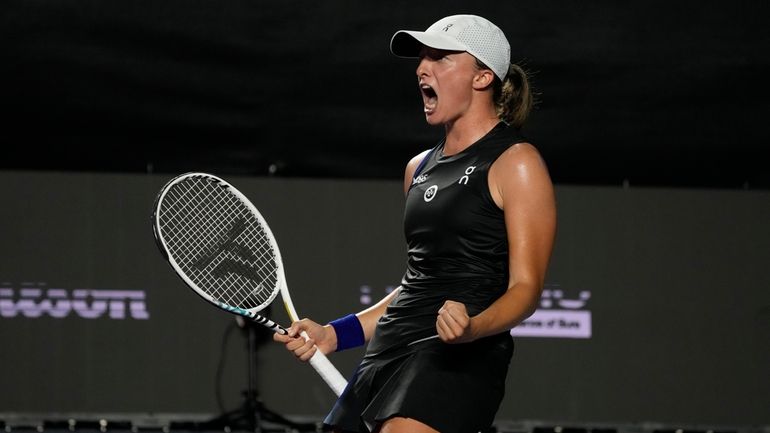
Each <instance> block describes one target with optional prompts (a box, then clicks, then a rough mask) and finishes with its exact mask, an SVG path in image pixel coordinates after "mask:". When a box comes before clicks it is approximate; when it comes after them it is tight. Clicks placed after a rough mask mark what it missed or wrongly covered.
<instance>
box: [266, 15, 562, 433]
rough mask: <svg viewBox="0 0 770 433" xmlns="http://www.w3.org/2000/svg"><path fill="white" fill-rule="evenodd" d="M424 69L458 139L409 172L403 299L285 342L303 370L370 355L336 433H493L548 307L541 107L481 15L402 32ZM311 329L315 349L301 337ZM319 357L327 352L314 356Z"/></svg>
mask: <svg viewBox="0 0 770 433" xmlns="http://www.w3.org/2000/svg"><path fill="white" fill-rule="evenodd" d="M390 48H391V51H392V52H393V53H394V54H395V55H396V56H400V57H415V58H418V59H419V63H418V65H417V70H416V73H417V84H418V85H419V88H420V90H421V92H422V100H423V112H424V115H425V119H426V121H427V122H428V123H429V124H431V125H442V126H443V127H444V130H445V132H446V135H445V137H444V139H443V140H441V141H440V142H439V143H438V145H436V146H435V147H434V148H432V149H429V150H426V151H424V152H422V153H420V154H419V155H417V156H415V157H414V158H413V159H412V160H411V161H410V162H409V163H408V164H407V167H406V173H405V177H404V190H405V193H406V208H405V216H404V232H405V235H406V240H407V243H408V260H407V266H406V272H405V274H404V276H403V279H402V283H401V286H400V287H399V288H398V289H396V290H395V291H393V292H392V293H390V294H389V295H388V296H386V297H385V298H384V299H382V300H381V301H380V302H378V303H377V304H376V305H374V306H372V307H370V308H369V309H367V310H364V311H361V312H359V313H357V314H351V315H349V316H346V317H343V318H341V319H337V320H334V321H332V322H331V323H330V324H328V325H326V326H322V325H320V324H318V323H315V322H313V321H311V320H308V319H303V320H301V321H299V322H295V323H293V324H292V325H291V327H290V329H289V336H281V335H279V334H275V340H276V341H279V342H282V343H284V344H285V345H286V348H287V349H288V350H290V351H291V352H293V353H294V354H295V355H296V356H297V357H298V358H299V359H301V360H307V359H309V358H310V357H311V356H312V355H313V353H314V352H315V350H317V349H316V347H317V348H318V349H319V350H321V351H322V352H324V353H330V352H333V351H340V350H345V349H347V348H350V347H355V346H359V345H363V344H365V343H366V342H368V346H367V350H366V355H365V356H364V358H363V360H362V361H361V364H360V365H359V367H358V368H357V370H356V372H355V374H354V376H353V377H352V379H351V380H350V383H349V385H348V387H347V388H346V389H345V392H343V394H342V395H341V396H340V398H339V400H338V401H337V403H336V404H335V406H334V407H333V408H332V410H331V412H330V413H329V415H328V416H327V417H326V419H325V420H324V424H325V426H326V428H328V429H330V430H333V431H336V432H370V431H371V432H379V433H423V432H436V431H438V432H443V433H447V432H448V433H453V432H454V433H472V432H478V431H479V430H481V429H483V428H486V427H489V426H490V425H492V423H493V421H494V417H495V413H496V412H497V410H498V408H499V406H500V402H501V401H502V398H503V395H504V391H505V390H504V387H505V377H506V374H507V371H508V365H509V363H510V360H511V356H512V354H513V341H512V339H511V335H510V333H509V330H510V329H511V328H513V327H515V326H516V325H518V324H519V323H521V322H522V321H523V320H524V319H526V318H527V317H528V316H530V315H531V314H532V313H533V312H534V311H535V308H536V306H537V304H538V300H539V298H540V294H541V291H542V287H543V282H544V278H545V274H546V268H547V266H548V261H549V259H550V255H551V249H552V246H553V242H554V235H555V230H556V207H555V200H554V192H553V186H552V183H551V180H550V178H549V175H548V171H547V168H546V165H545V164H544V162H543V160H542V159H541V157H540V154H539V153H538V151H537V150H536V149H535V147H534V146H533V145H531V144H529V143H528V142H527V141H526V140H525V139H524V138H523V137H522V136H521V135H520V132H519V130H520V128H521V127H522V125H523V124H524V121H525V120H526V118H527V115H528V113H529V111H530V108H531V106H532V94H531V92H530V87H529V84H528V81H527V76H526V74H525V72H524V71H523V70H522V69H521V68H520V67H518V66H516V65H513V64H511V62H510V45H509V43H508V40H507V39H506V37H505V35H504V34H503V32H502V31H501V30H500V29H499V28H498V27H497V26H495V25H494V24H492V23H491V22H489V21H488V20H486V19H484V18H482V17H479V16H474V15H455V16H450V17H446V18H443V19H441V20H439V21H438V22H436V23H435V24H433V25H431V26H430V27H428V29H427V30H425V31H405V30H401V31H398V32H396V33H395V35H394V36H393V38H392V40H391V42H390ZM302 330H305V331H307V333H308V334H309V335H310V337H311V338H310V340H309V341H307V342H305V341H304V340H303V339H301V338H292V337H296V336H297V335H298V334H299V332H300V331H302ZM314 345H315V347H314Z"/></svg>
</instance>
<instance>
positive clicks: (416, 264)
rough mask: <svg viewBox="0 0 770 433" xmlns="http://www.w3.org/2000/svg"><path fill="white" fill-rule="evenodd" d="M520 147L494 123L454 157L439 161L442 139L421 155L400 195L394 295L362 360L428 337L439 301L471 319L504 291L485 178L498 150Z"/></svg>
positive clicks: (502, 250)
mask: <svg viewBox="0 0 770 433" xmlns="http://www.w3.org/2000/svg"><path fill="white" fill-rule="evenodd" d="M522 141H524V139H523V137H522V136H521V135H519V133H518V131H517V130H516V129H515V128H513V127H509V126H508V125H506V124H505V123H503V122H501V123H499V124H498V125H497V126H495V128H493V129H492V130H491V131H490V132H489V133H487V135H485V136H484V137H482V138H481V139H480V140H479V141H477V142H476V143H474V144H472V145H471V146H469V147H468V148H466V149H465V150H463V151H462V152H460V153H458V154H456V155H451V156H443V149H444V141H442V142H440V143H439V144H438V145H437V146H436V147H435V148H434V149H433V150H432V151H431V152H430V154H429V155H428V156H427V157H426V160H425V161H424V162H423V165H422V169H421V170H419V173H416V174H415V177H414V178H413V181H412V186H411V187H410V189H409V191H408V193H407V197H406V208H405V213H404V233H405V235H406V241H407V245H408V260H407V268H406V273H405V274H404V277H403V279H402V281H401V286H402V289H401V292H400V293H399V295H398V296H397V297H396V299H394V300H393V301H392V302H391V304H390V305H389V306H388V308H387V310H386V312H385V314H384V315H383V316H382V317H381V318H380V320H379V322H378V323H377V328H376V330H375V333H374V336H373V338H372V340H371V341H370V343H369V347H368V349H367V355H366V356H367V357H377V356H378V355H380V354H382V353H385V352H389V351H391V350H396V349H398V348H404V347H406V345H407V344H408V343H410V342H413V341H416V340H419V339H421V338H426V337H430V336H432V335H435V334H436V316H437V314H438V310H439V308H441V306H442V305H443V304H444V302H445V301H447V300H452V301H457V302H461V303H463V304H465V306H466V307H467V309H468V314H469V315H470V316H474V315H476V314H479V313H480V312H481V311H483V310H484V309H486V308H487V307H489V306H490V305H491V304H492V303H493V302H494V301H495V300H496V299H497V298H498V297H500V296H501V295H502V294H503V293H504V292H505V290H506V289H507V286H508V240H507V235H506V230H505V220H504V216H503V211H502V210H501V209H500V208H498V207H497V205H496V204H495V203H494V200H493V199H492V196H491V194H490V192H489V184H488V180H487V177H488V176H487V175H488V173H489V167H490V166H491V165H492V163H493V162H495V160H497V158H498V157H499V156H500V155H501V154H502V153H503V152H504V151H505V150H506V149H508V148H509V147H511V146H512V145H513V144H516V143H519V142H522Z"/></svg>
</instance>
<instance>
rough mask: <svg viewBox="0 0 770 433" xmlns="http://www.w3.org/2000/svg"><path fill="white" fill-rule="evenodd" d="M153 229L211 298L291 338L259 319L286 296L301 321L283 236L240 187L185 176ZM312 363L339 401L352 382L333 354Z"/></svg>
mask: <svg viewBox="0 0 770 433" xmlns="http://www.w3.org/2000/svg"><path fill="white" fill-rule="evenodd" d="M152 225H153V232H154V234H155V240H156V243H157V244H158V248H160V251H161V252H162V253H163V256H164V257H165V258H166V260H167V261H168V263H169V264H170V265H171V267H172V268H173V269H174V271H176V273H177V275H179V276H180V277H181V278H182V280H183V281H184V282H185V283H186V284H187V285H188V286H189V287H190V288H191V289H193V291H195V293H197V294H198V295H200V296H201V297H202V298H203V299H205V300H207V301H208V302H210V303H212V304H214V305H215V306H217V307H219V308H221V309H223V310H225V311H227V312H230V313H233V314H237V315H240V316H243V317H247V318H249V319H251V320H253V321H255V322H257V323H260V324H262V325H264V326H266V327H268V328H270V329H272V330H273V331H275V332H278V333H281V334H284V335H286V334H287V333H288V332H287V331H286V329H285V328H283V327H282V326H280V325H279V324H277V323H275V322H273V321H272V320H270V319H268V318H266V317H263V316H260V315H259V314H257V313H258V312H260V311H261V310H263V309H264V308H266V307H267V306H268V305H270V303H271V302H272V301H273V300H274V299H275V297H276V296H277V295H278V293H279V292H280V293H281V297H282V298H283V302H284V306H285V307H286V311H287V312H288V314H289V317H290V318H291V320H292V321H296V320H299V318H298V316H297V311H296V310H295V308H294V304H293V303H292V301H291V296H290V295H289V289H288V287H287V285H286V277H285V275H284V270H283V262H282V260H281V253H280V252H279V250H278V244H277V243H276V241H275V237H274V236H273V233H272V231H271V230H270V227H268V225H267V222H266V221H265V219H264V218H263V217H262V214H260V213H259V211H258V210H257V208H256V207H254V205H253V204H252V203H251V202H250V201H249V199H248V198H246V196H244V195H243V194H241V192H240V191H238V190H237V189H236V188H235V187H234V186H232V185H230V184H229V183H227V182H225V181H224V180H222V179H220V178H218V177H216V176H212V175H210V174H206V173H187V174H182V175H180V176H177V177H175V178H174V179H172V180H170V181H169V182H168V183H167V184H166V185H165V186H164V187H163V188H162V189H161V191H160V193H159V194H158V197H157V199H156V201H155V207H154V212H153V216H152ZM302 337H303V338H305V339H307V338H308V336H307V333H305V332H303V333H302ZM310 364H311V365H312V366H313V368H315V370H316V371H317V372H318V373H319V374H320V375H321V377H322V378H323V379H324V381H326V383H327V384H328V385H329V386H330V387H331V388H332V390H333V391H334V392H335V393H336V394H337V395H338V396H339V395H340V394H341V393H342V391H343V390H344V389H345V386H347V381H346V380H345V378H343V377H342V375H341V374H340V373H339V371H337V369H336V368H334V366H333V365H332V363H331V362H329V360H328V359H327V358H326V356H324V354H323V353H321V351H320V350H317V351H316V353H315V355H313V357H312V358H310Z"/></svg>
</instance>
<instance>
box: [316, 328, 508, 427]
mask: <svg viewBox="0 0 770 433" xmlns="http://www.w3.org/2000/svg"><path fill="white" fill-rule="evenodd" d="M512 356H513V340H512V339H511V336H510V334H509V333H507V332H506V333H503V334H499V335H495V336H491V337H487V338H483V339H481V340H477V341H474V342H472V343H467V344H446V343H444V342H442V341H440V340H438V339H434V340H428V341H425V342H422V343H418V344H415V345H414V346H411V347H405V348H402V349H400V350H397V351H393V352H392V353H390V354H389V355H385V356H382V355H381V356H378V357H375V358H371V357H365V358H364V360H363V361H362V362H361V364H360V365H359V366H358V369H356V372H355V374H354V376H353V378H352V379H351V380H350V383H349V384H348V386H347V388H345V391H344V392H343V393H342V395H341V396H340V398H339V400H337V403H336V404H335V405H334V407H333V408H332V410H331V412H330V413H329V415H328V416H327V417H326V419H325V420H324V427H325V429H326V430H327V431H329V430H336V431H346V432H360V433H368V432H370V431H373V430H375V429H376V428H377V426H379V425H380V424H382V423H383V422H384V421H386V420H387V419H388V418H392V417H405V418H412V419H415V420H417V421H420V422H422V423H424V424H427V425H429V426H430V427H432V428H433V429H435V430H438V431H439V432H441V433H476V432H478V431H479V430H481V429H484V428H487V427H489V426H491V425H492V422H493V421H494V418H495V414H496V413H497V410H498V408H499V407H500V402H501V401H502V399H503V395H504V394H505V377H506V375H507V373H508V365H509V364H510V361H511V357H512Z"/></svg>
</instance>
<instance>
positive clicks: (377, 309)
mask: <svg viewBox="0 0 770 433" xmlns="http://www.w3.org/2000/svg"><path fill="white" fill-rule="evenodd" d="M400 291H401V286H398V287H397V288H396V289H395V290H393V291H392V292H390V293H388V295H387V296H385V297H384V298H382V299H380V301H379V302H377V303H376V304H374V305H372V306H371V307H369V308H367V309H366V310H363V311H361V312H359V313H357V314H356V316H357V317H358V320H359V321H360V322H361V327H362V328H363V329H364V339H365V340H366V341H369V340H370V339H371V338H372V335H374V328H375V327H376V326H377V321H378V320H380V317H382V315H383V314H385V309H387V308H388V305H389V304H390V303H391V301H393V298H395V297H396V296H398V293H399V292H400Z"/></svg>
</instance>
